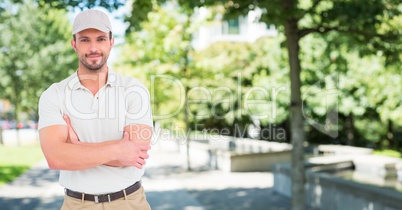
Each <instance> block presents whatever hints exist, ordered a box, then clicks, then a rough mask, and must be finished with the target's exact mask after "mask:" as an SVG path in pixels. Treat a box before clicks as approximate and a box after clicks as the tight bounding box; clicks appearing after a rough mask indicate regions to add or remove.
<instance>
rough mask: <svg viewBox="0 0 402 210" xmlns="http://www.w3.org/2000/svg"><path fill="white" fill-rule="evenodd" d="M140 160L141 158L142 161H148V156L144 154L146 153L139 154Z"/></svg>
mask: <svg viewBox="0 0 402 210" xmlns="http://www.w3.org/2000/svg"><path fill="white" fill-rule="evenodd" d="M140 158H142V159H148V158H149V155H148V153H146V152H141V154H140Z"/></svg>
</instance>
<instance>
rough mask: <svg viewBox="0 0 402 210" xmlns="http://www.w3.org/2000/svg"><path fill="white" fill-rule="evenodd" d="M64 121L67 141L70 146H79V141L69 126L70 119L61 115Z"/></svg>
mask: <svg viewBox="0 0 402 210" xmlns="http://www.w3.org/2000/svg"><path fill="white" fill-rule="evenodd" d="M63 119H64V121H66V123H67V128H68V139H67V141H68V142H69V143H71V144H80V143H81V142H80V140H79V139H78V136H77V133H76V132H75V131H74V128H73V126H72V125H71V121H70V118H69V117H68V116H67V115H66V114H65V115H63Z"/></svg>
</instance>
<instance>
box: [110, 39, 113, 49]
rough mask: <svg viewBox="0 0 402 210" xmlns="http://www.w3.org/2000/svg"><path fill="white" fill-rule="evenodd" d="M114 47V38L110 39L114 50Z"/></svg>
mask: <svg viewBox="0 0 402 210" xmlns="http://www.w3.org/2000/svg"><path fill="white" fill-rule="evenodd" d="M113 46H114V37H112V38H111V39H110V48H112V47H113Z"/></svg>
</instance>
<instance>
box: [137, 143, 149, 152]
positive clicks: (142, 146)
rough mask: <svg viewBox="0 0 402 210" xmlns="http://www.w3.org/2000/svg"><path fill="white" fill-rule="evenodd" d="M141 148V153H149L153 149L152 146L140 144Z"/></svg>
mask: <svg viewBox="0 0 402 210" xmlns="http://www.w3.org/2000/svg"><path fill="white" fill-rule="evenodd" d="M139 147H140V149H141V151H148V150H150V149H151V146H149V145H148V144H140V145H139Z"/></svg>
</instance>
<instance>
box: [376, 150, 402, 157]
mask: <svg viewBox="0 0 402 210" xmlns="http://www.w3.org/2000/svg"><path fill="white" fill-rule="evenodd" d="M373 153H374V154H375V155H383V156H388V157H396V158H402V153H400V152H398V151H395V150H389V149H385V150H376V151H374V152H373Z"/></svg>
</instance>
